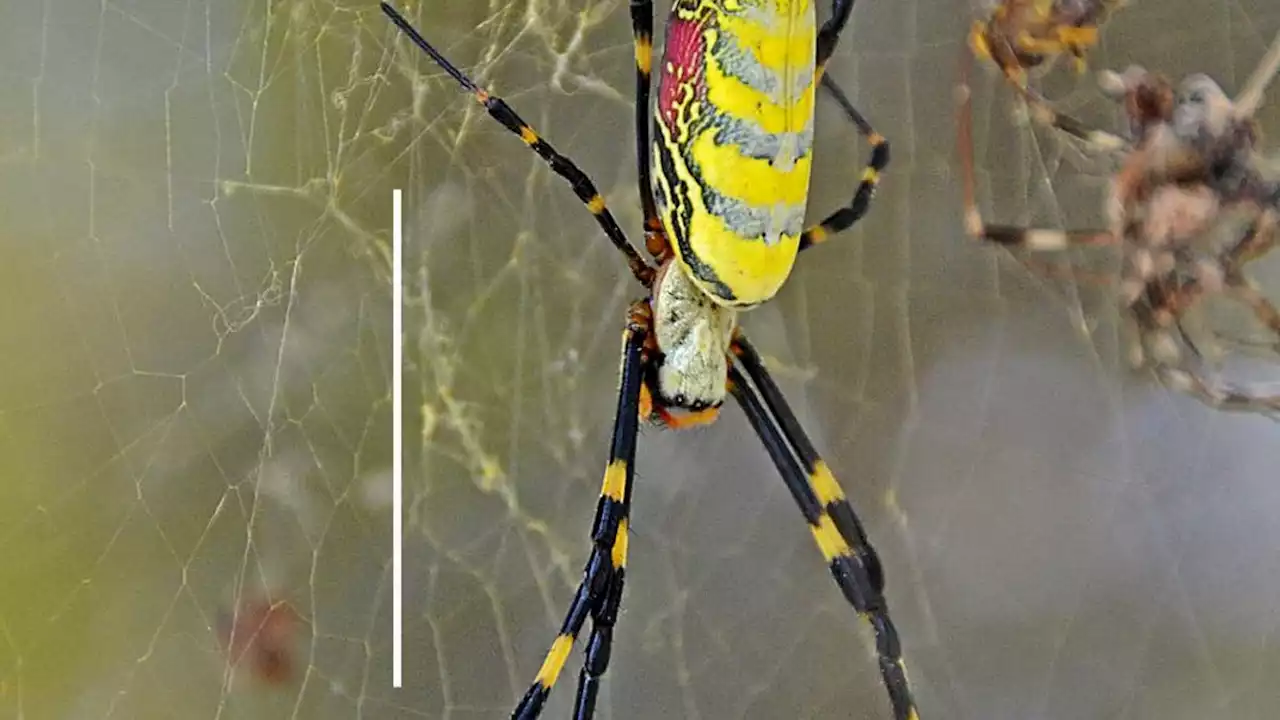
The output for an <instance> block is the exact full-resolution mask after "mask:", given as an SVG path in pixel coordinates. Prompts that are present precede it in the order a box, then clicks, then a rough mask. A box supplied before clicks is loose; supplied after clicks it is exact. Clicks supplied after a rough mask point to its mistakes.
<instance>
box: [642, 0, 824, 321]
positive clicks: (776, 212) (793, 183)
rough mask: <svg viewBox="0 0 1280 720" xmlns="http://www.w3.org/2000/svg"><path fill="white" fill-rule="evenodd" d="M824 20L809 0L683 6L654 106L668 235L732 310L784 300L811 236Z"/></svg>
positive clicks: (657, 186)
mask: <svg viewBox="0 0 1280 720" xmlns="http://www.w3.org/2000/svg"><path fill="white" fill-rule="evenodd" d="M816 22H817V18H816V14H815V12H814V8H813V6H812V5H811V3H810V2H809V0H754V1H751V0H677V2H676V3H675V5H674V7H673V8H672V11H671V18H670V20H669V21H668V23H667V37H666V47H665V49H664V52H663V57H662V64H661V66H660V68H659V72H660V73H661V75H660V80H659V84H658V97H657V102H656V103H655V104H654V116H655V123H654V125H655V133H654V147H653V157H654V161H653V178H654V180H653V185H654V195H655V199H656V200H657V204H658V212H659V214H660V215H661V217H662V222H663V226H664V229H665V230H666V232H667V236H668V237H669V238H670V240H671V244H672V245H673V246H674V247H675V250H676V255H677V257H678V258H679V260H680V263H681V264H682V265H683V266H684V268H685V269H686V270H687V271H688V272H689V275H690V276H691V277H692V278H693V279H694V282H695V283H697V285H698V287H699V288H700V289H701V290H703V291H704V292H705V293H707V294H708V295H709V296H710V297H711V298H712V299H713V300H715V301H716V302H717V303H719V304H721V305H726V306H733V307H749V306H751V305H755V304H758V303H761V302H764V301H765V300H768V299H769V298H771V297H773V296H774V295H775V294H776V293H777V292H778V289H779V288H781V287H782V284H783V283H784V282H786V279H787V276H788V275H790V274H791V267H792V265H793V264H794V263H795V256H796V251H797V249H798V245H799V241H800V234H801V233H802V232H803V231H804V213H805V204H806V200H807V198H808V193H809V172H810V162H811V159H812V152H811V150H812V146H813V101H814V80H815V77H814V50H815V47H814V46H815V38H816V34H817V27H816Z"/></svg>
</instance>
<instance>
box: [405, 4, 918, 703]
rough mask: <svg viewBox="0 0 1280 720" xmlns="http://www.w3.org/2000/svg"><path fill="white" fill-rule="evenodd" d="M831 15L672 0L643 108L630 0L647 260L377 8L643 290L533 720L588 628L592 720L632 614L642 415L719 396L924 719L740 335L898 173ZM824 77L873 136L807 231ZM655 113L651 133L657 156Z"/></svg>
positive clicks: (772, 387)
mask: <svg viewBox="0 0 1280 720" xmlns="http://www.w3.org/2000/svg"><path fill="white" fill-rule="evenodd" d="M831 8H832V11H831V17H830V18H829V19H828V20H827V21H826V22H824V23H823V24H822V25H821V27H819V26H818V23H817V11H816V7H815V5H814V4H812V3H810V2H808V0H789V1H788V2H782V1H780V0H754V1H751V2H741V1H737V0H676V2H675V3H674V4H673V7H672V9H671V14H670V16H669V19H668V21H667V26H666V43H665V50H664V54H663V59H662V72H661V76H660V79H659V83H658V100H657V103H656V104H655V106H654V108H653V109H652V111H651V110H650V107H649V95H650V70H651V62H652V41H653V2H652V0H631V22H632V30H633V36H634V43H635V60H636V93H635V97H636V115H635V131H636V148H637V150H636V152H637V160H638V164H639V185H640V198H641V204H642V208H643V214H644V229H645V247H646V250H647V251H648V252H649V254H650V255H651V256H652V258H653V260H654V262H655V263H656V266H655V265H651V264H650V263H649V262H648V261H647V260H645V259H644V258H642V257H641V256H640V254H639V253H638V252H637V251H636V249H635V248H634V247H633V246H632V245H631V243H630V242H629V241H628V239H627V237H626V235H625V234H624V233H623V231H622V229H621V228H620V227H619V226H618V224H617V222H616V221H615V220H614V218H613V215H612V214H611V213H610V211H609V209H608V207H607V206H606V205H605V201H604V199H603V198H602V197H601V196H600V194H599V192H598V191H597V190H596V187H595V185H594V184H593V183H592V182H591V180H590V179H589V178H588V177H587V176H586V175H585V174H584V173H583V172H582V171H581V170H580V169H579V168H578V167H577V166H576V165H575V164H574V163H573V162H572V161H571V160H570V159H569V158H567V157H566V156H564V155H562V154H560V153H559V152H557V151H556V150H555V149H554V148H552V146H551V145H550V144H549V143H547V142H546V141H545V140H543V139H542V138H541V137H540V136H539V134H538V133H537V132H536V131H535V130H534V129H533V128H532V127H530V126H529V125H528V123H526V122H525V121H524V120H522V119H521V118H520V117H519V115H517V114H516V112H515V111H514V110H513V109H512V108H511V107H510V106H509V105H507V103H506V102H504V101H503V100H502V99H501V98H498V97H495V96H493V95H491V94H489V93H488V92H487V91H486V90H484V89H483V88H481V87H479V86H478V85H476V84H475V83H474V82H473V81H472V80H471V79H470V78H468V77H467V76H466V75H465V74H463V73H462V71H460V70H458V69H457V68H456V67H454V66H453V65H452V64H451V63H450V62H449V61H448V60H446V59H445V58H444V57H443V56H442V55H441V54H440V52H439V51H437V50H436V49H435V48H434V47H432V46H431V45H430V44H429V43H428V42H427V41H426V40H424V39H423V38H422V36H421V35H420V34H419V33H418V32H417V30H415V29H414V28H413V27H412V26H411V25H410V24H409V22H408V21H407V20H405V18H404V17H403V16H401V15H400V14H399V13H398V12H397V11H396V10H395V9H394V8H393V7H391V6H390V5H388V4H387V3H382V9H383V11H384V12H385V13H386V14H387V16H388V17H390V18H391V20H392V21H393V22H395V24H396V25H398V26H399V27H400V29H401V30H403V31H404V33H405V34H407V35H408V36H409V37H410V38H411V39H412V40H413V42H414V43H415V44H417V46H418V47H419V48H421V49H422V51H424V52H425V53H426V54H427V55H429V56H430V57H431V59H432V60H433V61H435V63H436V64H437V65H439V66H440V67H441V68H442V69H444V71H445V72H447V73H448V74H449V75H450V76H452V77H453V79H454V80H456V81H457V82H458V83H459V84H460V85H462V87H463V88H464V89H466V90H467V91H468V92H470V93H471V94H472V95H473V96H474V97H475V100H476V101H477V102H479V103H480V104H481V105H483V106H484V108H485V110H486V111H487V112H488V114H489V115H490V116H491V117H493V118H494V119H495V120H497V121H498V122H499V123H501V124H502V125H503V126H504V127H506V128H507V129H508V130H510V131H511V132H512V133H514V134H516V135H518V136H519V137H520V139H521V140H523V141H524V143H525V144H526V145H528V146H529V147H530V148H531V149H532V150H533V151H534V152H536V153H537V154H538V155H539V156H541V157H542V159H543V160H545V161H546V162H547V164H548V165H549V166H550V167H551V169H552V170H553V171H554V172H555V173H556V174H557V175H559V176H561V177H562V178H564V179H565V180H566V181H567V182H568V183H569V184H570V185H571V186H572V187H573V191H574V193H575V194H576V195H577V196H578V199H579V200H581V201H582V202H583V203H584V204H585V205H586V207H587V209H588V210H590V211H591V214H592V215H594V216H595V218H596V221H597V222H598V223H599V225H600V227H601V229H603V230H604V233H605V235H606V236H608V238H609V240H610V241H611V242H612V243H613V245H614V247H616V248H617V249H618V251H619V252H621V253H622V254H623V256H624V257H625V258H626V260H627V264H628V266H629V267H630V269H631V272H632V274H633V275H634V276H635V278H636V280H637V281H639V282H640V284H641V285H642V286H643V287H644V288H645V290H646V291H647V297H645V298H643V299H641V300H638V301H636V302H635V303H633V304H632V305H631V307H630V310H629V312H628V314H627V320H626V324H625V328H624V330H623V334H622V361H621V371H620V375H621V379H620V382H619V389H618V405H617V414H616V416H615V418H614V425H613V439H612V442H611V444H610V449H609V461H608V464H607V465H606V467H605V472H604V481H603V483H602V486H601V489H600V497H599V500H598V502H597V506H596V513H595V520H594V521H593V522H592V531H591V541H592V550H591V556H590V558H589V559H588V560H587V563H586V567H585V568H584V570H583V578H582V581H581V583H580V584H579V586H578V589H577V591H576V592H575V593H574V597H573V601H572V603H571V605H570V607H569V610H568V613H567V614H566V615H565V619H564V622H563V624H562V625H561V627H560V631H559V633H558V634H557V635H556V638H555V641H554V642H553V643H552V644H551V649H550V650H549V651H548V653H547V655H546V658H545V660H544V661H543V664H542V667H541V669H540V670H539V671H538V674H537V676H536V678H535V679H534V681H533V683H532V685H531V686H530V687H529V690H528V692H527V693H526V694H525V695H524V697H523V698H522V699H521V700H520V702H519V704H518V705H517V706H516V708H515V710H514V711H513V713H512V717H513V718H533V717H537V716H538V714H539V713H540V712H541V710H542V707H543V704H544V702H545V701H546V699H547V696H548V695H549V694H550V692H551V689H552V687H553V686H554V685H555V682H556V679H557V678H558V677H559V676H560V672H561V671H562V669H563V668H564V666H565V664H566V663H567V661H568V658H569V653H570V651H571V650H572V648H573V644H574V642H575V640H576V639H577V637H578V635H579V634H580V633H581V631H582V628H583V626H584V625H585V624H586V622H587V619H588V618H590V620H591V636H590V638H589V639H588V641H587V645H586V650H585V658H584V661H583V665H582V670H581V672H580V673H579V676H578V690H577V696H576V699H575V701H574V717H575V718H579V719H581V720H585V719H586V718H590V717H592V715H593V713H594V709H595V702H596V695H597V693H598V692H599V688H600V683H601V679H602V678H603V676H604V674H605V671H606V670H607V668H608V665H609V655H610V651H611V647H612V639H613V628H614V624H615V623H616V621H617V619H618V611H619V608H620V606H621V603H622V592H623V582H624V577H625V575H626V562H627V531H628V525H629V521H630V512H631V493H632V481H633V464H634V459H635V450H636V434H637V431H638V428H639V423H640V420H641V419H642V418H643V419H646V420H650V421H654V422H656V423H659V424H662V425H665V426H667V427H671V428H677V429H678V428H683V427H690V426H693V425H699V424H704V423H708V422H711V421H712V420H714V419H715V417H716V415H717V414H718V412H719V407H720V405H721V403H722V402H723V400H724V396H725V394H726V392H728V393H729V394H732V395H733V397H734V399H735V400H737V402H738V404H739V405H740V406H741V407H742V410H743V412H744V413H745V414H746V416H747V419H748V421H749V422H750V424H751V426H752V428H753V429H754V430H755V432H756V434H757V435H758V436H759V438H760V441H761V443H762V444H763V445H764V447H765V449H766V450H767V451H768V453H769V456H770V458H771V459H772V461H773V463H774V465H775V466H776V467H777V470H778V472H779V474H780V475H781V476H782V479H783V481H784V482H785V483H786V485H787V488H788V490H790V491H791V494H792V497H793V498H794V499H795V502H796V504H797V506H799V508H800V511H801V513H802V514H803V515H804V519H805V521H806V522H807V523H808V525H809V530H810V532H811V533H812V535H813V539H814V541H815V542H816V544H817V546H818V549H819V550H820V552H821V553H822V556H823V558H824V560H825V561H826V562H827V563H828V565H829V567H830V570H831V574H832V576H833V577H834V578H835V581H836V584H837V585H838V586H839V587H840V590H841V592H842V593H843V595H844V597H845V598H846V600H848V602H849V603H850V604H851V605H852V606H853V608H854V609H855V610H856V611H857V613H858V615H859V616H861V617H862V618H864V619H865V620H866V621H867V622H868V623H869V624H870V625H871V628H872V630H873V631H874V633H875V638H876V652H877V655H878V657H879V666H880V674H881V679H882V681H883V683H884V686H885V688H886V689H887V691H888V695H889V700H890V703H891V705H892V708H893V714H894V717H895V718H897V720H913V719H915V718H917V717H918V714H917V710H916V706H915V700H914V699H913V697H912V693H911V689H910V686H909V685H908V681H907V675H906V668H905V664H904V662H903V659H902V650H901V643H900V640H899V637H898V631H897V629H896V628H895V626H894V624H893V621H892V620H891V619H890V617H889V610H888V606H887V603H886V601H885V597H884V572H883V568H882V567H881V564H880V559H879V557H878V556H877V554H876V551H875V550H874V549H873V548H872V547H871V544H870V542H869V541H868V539H867V536H866V533H865V531H864V530H863V527H862V523H861V521H860V520H859V519H858V516H857V515H856V514H855V513H854V511H853V508H852V507H851V506H850V505H849V502H848V500H847V499H846V498H845V494H844V491H843V490H842V489H841V488H840V486H839V484H838V483H837V482H836V480H835V478H834V476H833V475H832V473H831V470H830V469H829V468H828V466H827V464H826V463H825V462H824V461H823V460H822V458H821V457H820V456H819V455H818V452H817V450H816V449H815V448H814V447H813V443H812V442H811V441H810V440H809V438H808V437H807V435H806V434H805V432H804V430H803V429H802V428H801V427H800V423H799V421H798V420H797V419H796V417H795V414H794V413H793V412H792V411H791V409H790V407H789V406H788V405H787V402H786V400H785V399H784V398H783V396H782V393H781V391H780V390H779V389H778V387H777V385H776V384H775V383H774V381H773V379H772V378H771V377H770V375H769V373H768V371H767V370H766V369H765V367H764V364H763V362H762V360H761V358H760V356H759V354H757V352H756V350H755V348H753V347H752V345H751V343H750V342H748V340H747V337H746V335H745V334H744V333H743V332H742V330H741V328H739V327H738V323H737V313H738V312H740V311H743V310H746V309H748V308H751V307H753V306H756V305H759V304H761V303H763V302H765V301H767V300H769V299H770V298H772V297H773V296H774V295H775V294H776V293H777V291H778V290H779V288H780V287H781V286H782V284H783V283H784V282H785V281H786V279H787V277H788V276H789V275H790V272H791V268H792V265H793V264H794V261H795V257H796V254H797V253H798V252H799V251H800V250H804V249H807V248H809V247H812V246H814V245H816V244H818V243H821V242H822V241H823V240H825V239H827V238H828V237H829V236H831V235H832V234H834V233H837V232H840V231H842V230H845V229H847V228H848V227H850V226H851V225H853V224H854V223H855V222H856V221H857V220H858V219H859V218H860V217H862V216H863V214H864V213H865V212H866V211H867V208H868V206H869V204H870V202H871V198H872V196H873V194H874V192H875V188H876V185H877V183H878V181H879V177H880V172H881V171H882V170H883V169H884V167H885V166H886V165H887V164H888V161H889V145H888V143H887V142H886V141H885V139H884V138H883V137H882V136H881V135H879V134H878V133H876V132H875V131H874V130H873V129H872V128H871V125H870V124H869V123H868V122H867V121H866V120H865V119H864V118H863V117H862V115H861V114H859V113H858V111H857V110H856V109H855V108H854V107H853V105H852V104H851V103H850V102H849V100H848V99H847V97H846V96H845V95H844V93H843V92H842V91H841V90H840V88H839V86H837V85H836V84H835V82H834V81H832V80H831V78H830V77H828V76H826V75H825V74H824V73H823V69H824V68H825V66H826V63H827V61H828V60H829V59H830V58H831V55H832V53H833V52H834V50H835V48H836V44H837V41H838V40H839V37H840V33H841V32H842V31H843V30H844V28H845V26H846V25H847V24H848V21H849V18H850V15H851V13H852V11H853V0H832V2H831ZM819 82H821V84H822V85H823V86H824V87H826V88H827V89H828V91H829V92H830V93H831V94H832V95H833V96H834V97H835V99H836V100H837V102H839V104H840V105H841V107H842V108H843V110H844V111H845V113H846V114H847V115H848V116H849V118H850V119H851V120H852V122H853V123H854V124H855V125H856V126H857V128H858V131H859V132H860V133H861V134H862V135H863V136H864V137H865V138H866V139H867V141H868V143H869V144H870V146H871V158H870V161H869V162H868V165H867V168H866V170H865V171H864V173H863V176H862V179H861V182H860V183H859V184H858V187H857V190H856V191H855V192H854V195H853V198H852V200H851V201H850V203H849V204H848V205H847V206H845V207H841V208H840V209H838V210H836V211H835V212H834V213H832V214H831V215H830V216H829V217H827V218H826V219H825V220H823V221H822V222H821V223H819V224H818V225H815V226H812V227H810V228H808V229H805V228H804V225H803V222H804V211H805V204H806V199H807V195H808V186H809V176H810V163H811V160H812V154H811V152H810V151H811V146H812V142H813V117H814V101H815V99H816V93H815V89H816V87H817V85H818V83H819ZM650 112H652V119H653V126H654V127H655V128H656V129H657V137H656V138H655V139H654V141H653V143H652V146H651V145H650V137H649V129H650V125H649V122H650V117H651V116H650ZM651 157H652V167H651V166H650V163H651ZM744 373H745V375H744ZM753 386H754V387H753Z"/></svg>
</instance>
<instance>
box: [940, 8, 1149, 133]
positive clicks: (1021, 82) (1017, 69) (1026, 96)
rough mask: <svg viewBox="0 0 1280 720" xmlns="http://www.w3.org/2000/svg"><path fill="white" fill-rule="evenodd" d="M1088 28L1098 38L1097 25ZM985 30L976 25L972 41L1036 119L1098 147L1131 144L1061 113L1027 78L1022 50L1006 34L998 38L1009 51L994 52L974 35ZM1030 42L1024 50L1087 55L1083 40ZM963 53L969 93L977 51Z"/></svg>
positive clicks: (1072, 29) (965, 77)
mask: <svg viewBox="0 0 1280 720" xmlns="http://www.w3.org/2000/svg"><path fill="white" fill-rule="evenodd" d="M1085 30H1086V28H1069V29H1063V30H1060V31H1059V32H1068V33H1069V32H1072V31H1074V32H1077V33H1079V32H1083V31H1085ZM1088 30H1091V31H1092V33H1093V38H1094V40H1095V41H1096V33H1097V28H1091V29H1088ZM981 32H982V26H981V25H976V26H975V27H974V30H973V31H972V33H971V35H970V45H971V46H972V48H973V49H974V52H977V53H981V54H982V55H983V56H985V57H988V58H990V59H991V60H992V61H993V62H994V63H995V64H996V67H998V68H999V69H1000V74H1001V75H1003V76H1004V78H1005V80H1006V81H1007V82H1008V84H1009V85H1010V86H1011V87H1012V88H1013V89H1014V91H1015V92H1017V93H1018V96H1019V97H1020V98H1022V101H1023V102H1025V103H1026V104H1027V108H1028V111H1029V112H1030V114H1031V117H1032V118H1033V119H1034V120H1036V121H1037V122H1039V123H1041V124H1042V125H1045V126H1047V127H1051V128H1054V129H1057V130H1060V131H1062V132H1064V133H1066V134H1068V135H1070V136H1072V137H1074V138H1076V139H1077V140H1080V141H1081V142H1083V143H1085V144H1086V145H1087V146H1089V147H1091V148H1093V149H1095V150H1103V151H1114V150H1123V149H1126V148H1127V147H1128V146H1129V143H1128V142H1127V141H1126V140H1124V139H1123V138H1121V137H1120V136H1119V135H1116V134H1115V133H1110V132H1107V131H1105V130H1099V129H1097V128H1091V127H1089V126H1088V125H1086V124H1084V123H1083V122H1081V121H1079V120H1077V119H1075V118H1073V117H1071V116H1070V115H1064V114H1062V113H1059V112H1058V111H1057V110H1054V109H1053V106H1052V105H1051V104H1050V103H1049V101H1048V100H1046V99H1045V98H1044V96H1042V95H1041V94H1040V93H1038V92H1036V91H1035V90H1034V89H1032V88H1031V86H1030V84H1029V83H1028V80H1027V71H1026V69H1025V68H1023V67H1022V66H1020V65H1018V64H1017V61H1016V60H1014V59H1013V58H1016V57H1017V56H1018V53H1017V52H1015V50H1014V49H1013V48H1012V47H1010V45H1009V41H1008V40H1007V39H1005V38H1003V37H1001V38H997V39H998V41H999V42H1000V43H1001V44H1002V45H1003V46H1004V49H1005V50H1006V52H1002V53H997V52H992V48H990V47H989V46H988V44H987V41H986V39H985V38H980V39H974V38H975V36H980V34H981ZM1072 37H1074V36H1072ZM1085 37H1087V36H1085ZM1028 42H1029V41H1028V40H1027V39H1023V40H1022V41H1020V43H1021V46H1020V48H1021V49H1022V50H1023V51H1024V52H1036V53H1038V54H1043V55H1053V54H1057V53H1059V52H1062V51H1064V50H1069V51H1070V52H1071V54H1072V55H1074V56H1075V57H1076V58H1077V60H1078V61H1079V62H1083V56H1082V54H1081V53H1082V52H1083V50H1082V49H1081V50H1078V51H1077V47H1078V46H1079V44H1080V43H1079V42H1076V43H1069V44H1066V45H1064V44H1063V43H1062V42H1061V41H1060V40H1051V41H1045V42H1046V44H1045V45H1044V46H1043V47H1039V46H1036V45H1035V44H1034V42H1032V43H1031V44H1030V45H1028V44H1027V43H1028ZM962 54H963V55H964V57H963V58H962V59H961V72H962V73H963V76H964V80H963V81H962V82H963V85H964V89H965V92H966V94H967V92H968V84H969V80H968V76H969V68H970V66H971V64H972V58H973V52H966V51H964V50H962Z"/></svg>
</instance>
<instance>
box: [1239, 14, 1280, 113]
mask: <svg viewBox="0 0 1280 720" xmlns="http://www.w3.org/2000/svg"><path fill="white" fill-rule="evenodd" d="M1277 72H1280V33H1277V34H1276V36H1275V38H1274V39H1273V40H1272V41H1271V46H1270V47H1269V48H1267V54H1266V55H1263V56H1262V59H1261V60H1259V61H1258V66H1257V67H1256V68H1254V70H1253V74H1252V75H1250V76H1249V79H1248V80H1247V81H1246V82H1245V84H1244V89H1243V90H1241V91H1240V95H1239V96H1237V97H1236V100H1235V103H1234V104H1235V109H1236V114H1237V116H1238V117H1253V114H1254V113H1255V112H1257V110H1258V105H1260V104H1262V95H1263V93H1265V92H1266V90H1267V86H1268V85H1270V84H1271V80H1272V79H1273V78H1275V76H1276V73H1277Z"/></svg>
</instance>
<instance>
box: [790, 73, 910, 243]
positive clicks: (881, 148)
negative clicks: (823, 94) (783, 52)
mask: <svg viewBox="0 0 1280 720" xmlns="http://www.w3.org/2000/svg"><path fill="white" fill-rule="evenodd" d="M822 87H824V88H826V90H827V92H829V93H831V96H832V97H834V98H835V100H836V102H838V103H840V107H841V109H843V110H844V113H845V115H846V116H848V118H849V120H850V121H851V122H853V124H854V125H855V126H857V128H858V134H860V135H862V137H864V138H866V139H867V144H869V145H870V146H871V159H870V160H868V161H867V167H866V169H865V170H863V171H862V180H861V181H860V182H859V183H858V189H857V190H856V191H855V192H854V194H853V200H851V201H850V202H849V204H848V205H846V206H844V207H842V208H840V209H839V210H836V211H835V212H833V213H831V215H829V216H828V217H827V218H826V219H825V220H823V221H822V222H820V223H818V224H817V225H814V226H813V227H811V228H809V229H807V230H805V231H804V234H802V235H801V236H800V249H801V250H805V249H808V248H811V247H813V246H814V245H817V244H818V243H821V242H823V241H825V240H827V239H829V238H830V237H831V236H832V235H834V234H836V233H838V232H843V231H844V230H848V229H849V228H850V227H852V226H853V224H854V223H856V222H858V220H860V219H862V216H863V215H866V214H867V209H868V208H870V207H871V200H872V198H874V197H875V194H876V188H877V187H878V186H879V185H880V173H882V172H884V169H885V168H886V167H888V165H889V141H888V140H886V139H885V138H884V136H883V135H881V134H880V133H878V132H876V131H875V129H874V128H872V127H871V123H869V122H867V119H866V118H865V117H863V116H862V113H860V112H858V109H857V108H855V107H854V106H853V103H852V102H850V101H849V97H848V96H847V95H845V93H844V90H841V89H840V86H839V85H837V84H836V81H835V80H833V79H832V78H831V76H830V75H826V74H823V76H822Z"/></svg>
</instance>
